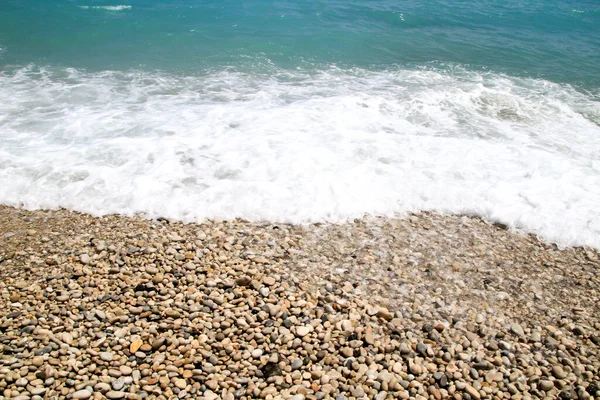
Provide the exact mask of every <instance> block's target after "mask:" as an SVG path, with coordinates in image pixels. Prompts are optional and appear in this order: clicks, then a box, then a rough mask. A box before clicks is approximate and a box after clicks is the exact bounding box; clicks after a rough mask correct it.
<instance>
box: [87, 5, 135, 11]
mask: <svg viewBox="0 0 600 400" xmlns="http://www.w3.org/2000/svg"><path fill="white" fill-rule="evenodd" d="M78 7H79V8H81V9H82V10H90V9H92V10H107V11H122V10H130V9H131V6H130V5H117V6H78Z"/></svg>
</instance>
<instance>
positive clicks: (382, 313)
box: [377, 307, 394, 321]
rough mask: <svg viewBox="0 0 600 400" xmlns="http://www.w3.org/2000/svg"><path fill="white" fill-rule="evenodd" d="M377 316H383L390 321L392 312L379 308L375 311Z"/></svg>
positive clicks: (392, 316) (392, 317) (392, 315)
mask: <svg viewBox="0 0 600 400" xmlns="http://www.w3.org/2000/svg"><path fill="white" fill-rule="evenodd" d="M377 316H378V317H379V318H383V319H385V320H386V321H391V320H392V319H394V314H393V313H391V312H390V311H389V310H388V309H387V308H383V307H382V308H380V309H379V311H377Z"/></svg>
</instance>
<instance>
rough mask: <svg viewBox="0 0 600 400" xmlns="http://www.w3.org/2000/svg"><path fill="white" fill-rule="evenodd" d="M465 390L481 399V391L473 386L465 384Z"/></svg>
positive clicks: (475, 397)
mask: <svg viewBox="0 0 600 400" xmlns="http://www.w3.org/2000/svg"><path fill="white" fill-rule="evenodd" d="M465 392H467V393H468V394H469V395H470V396H471V397H472V398H474V399H480V398H481V395H480V394H479V391H478V390H477V389H475V388H474V387H473V386H471V385H469V384H467V385H466V386H465Z"/></svg>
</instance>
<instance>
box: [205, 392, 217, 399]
mask: <svg viewBox="0 0 600 400" xmlns="http://www.w3.org/2000/svg"><path fill="white" fill-rule="evenodd" d="M218 398H219V396H218V395H217V394H216V393H215V392H213V391H212V390H207V391H205V392H204V400H217V399H218Z"/></svg>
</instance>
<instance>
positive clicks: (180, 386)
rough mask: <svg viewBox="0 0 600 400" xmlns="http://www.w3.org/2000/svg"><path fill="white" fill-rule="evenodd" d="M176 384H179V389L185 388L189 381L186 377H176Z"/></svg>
mask: <svg viewBox="0 0 600 400" xmlns="http://www.w3.org/2000/svg"><path fill="white" fill-rule="evenodd" d="M175 386H177V387H178V388H179V389H185V388H186V387H187V382H186V381H185V379H176V380H175Z"/></svg>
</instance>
